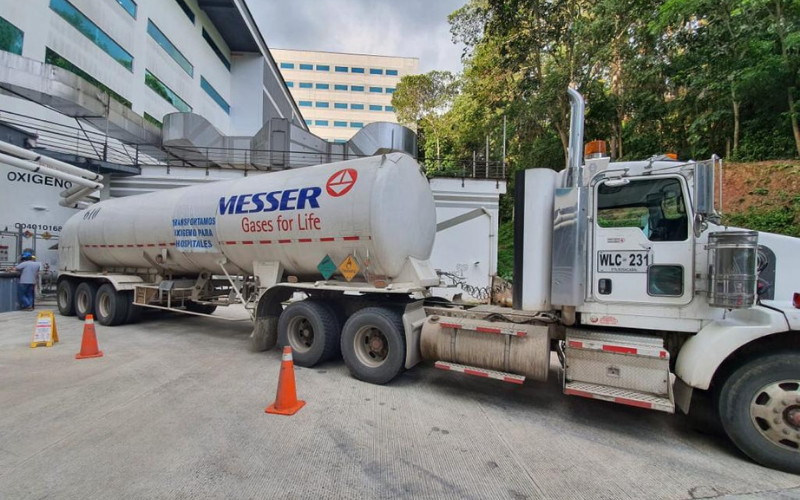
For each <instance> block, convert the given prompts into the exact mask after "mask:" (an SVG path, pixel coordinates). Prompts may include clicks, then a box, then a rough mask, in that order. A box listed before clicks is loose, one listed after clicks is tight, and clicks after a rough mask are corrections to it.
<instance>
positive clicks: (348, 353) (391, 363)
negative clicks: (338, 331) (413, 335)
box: [341, 307, 406, 384]
mask: <svg viewBox="0 0 800 500" xmlns="http://www.w3.org/2000/svg"><path fill="white" fill-rule="evenodd" d="M341 349H342V357H343V358H344V364H345V365H347V368H348V369H349V370H350V373H351V374H352V375H353V376H354V377H355V378H357V379H359V380H363V381H364V382H369V383H371V384H385V383H387V382H389V381H391V380H392V379H394V378H395V377H396V376H397V375H399V374H400V373H402V372H403V370H404V367H405V362H406V339H405V332H404V328H403V319H402V316H401V315H400V313H398V312H396V311H393V310H392V309H389V308H385V307H368V308H366V309H362V310H360V311H358V312H356V313H355V314H353V315H352V316H350V319H348V320H347V323H346V324H345V326H344V331H342V344H341Z"/></svg>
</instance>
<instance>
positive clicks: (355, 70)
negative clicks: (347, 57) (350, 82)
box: [350, 68, 364, 73]
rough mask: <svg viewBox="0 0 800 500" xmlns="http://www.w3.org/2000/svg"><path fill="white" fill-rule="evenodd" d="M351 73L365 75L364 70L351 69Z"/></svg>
mask: <svg viewBox="0 0 800 500" xmlns="http://www.w3.org/2000/svg"><path fill="white" fill-rule="evenodd" d="M350 72H351V73H364V68H350Z"/></svg>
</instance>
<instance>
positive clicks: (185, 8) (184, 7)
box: [175, 0, 194, 24]
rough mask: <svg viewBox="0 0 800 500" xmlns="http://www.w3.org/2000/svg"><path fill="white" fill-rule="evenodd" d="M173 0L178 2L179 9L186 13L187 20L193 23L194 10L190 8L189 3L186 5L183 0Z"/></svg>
mask: <svg viewBox="0 0 800 500" xmlns="http://www.w3.org/2000/svg"><path fill="white" fill-rule="evenodd" d="M175 1H176V2H178V5H179V6H180V8H181V10H182V11H183V12H184V13H185V14H186V17H188V18H189V20H190V21H191V22H192V24H194V11H193V10H192V9H190V8H189V5H187V3H186V2H184V1H183V0H175Z"/></svg>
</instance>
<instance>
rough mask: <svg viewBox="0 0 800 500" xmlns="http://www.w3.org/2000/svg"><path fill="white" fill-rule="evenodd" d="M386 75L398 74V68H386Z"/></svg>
mask: <svg viewBox="0 0 800 500" xmlns="http://www.w3.org/2000/svg"><path fill="white" fill-rule="evenodd" d="M386 76H397V70H396V69H387V70H386Z"/></svg>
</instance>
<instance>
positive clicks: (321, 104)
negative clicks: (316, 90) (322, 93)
mask: <svg viewBox="0 0 800 500" xmlns="http://www.w3.org/2000/svg"><path fill="white" fill-rule="evenodd" d="M317 107H318V108H329V107H330V105H329V104H328V103H327V102H325V101H317Z"/></svg>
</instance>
